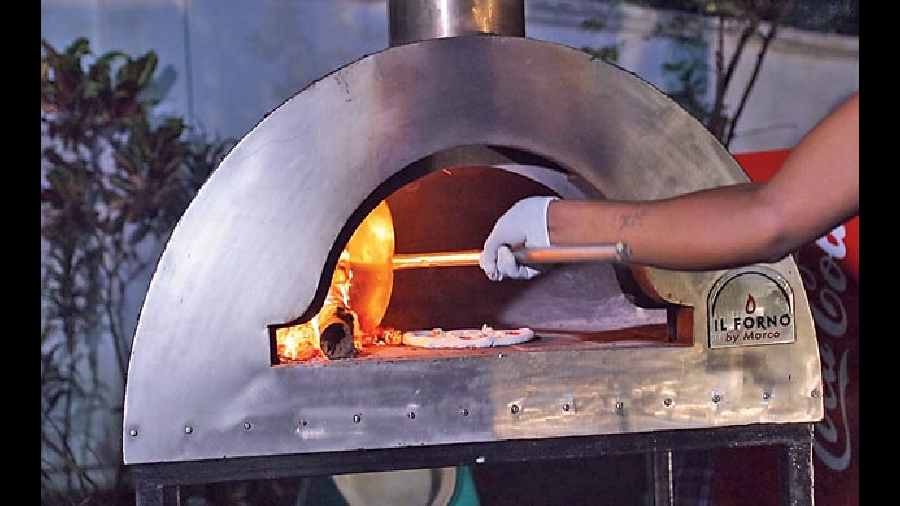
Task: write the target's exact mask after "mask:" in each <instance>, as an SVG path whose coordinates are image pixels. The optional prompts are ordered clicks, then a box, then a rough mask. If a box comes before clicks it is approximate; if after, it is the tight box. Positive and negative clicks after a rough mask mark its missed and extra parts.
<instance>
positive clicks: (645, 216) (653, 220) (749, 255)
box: [547, 93, 859, 270]
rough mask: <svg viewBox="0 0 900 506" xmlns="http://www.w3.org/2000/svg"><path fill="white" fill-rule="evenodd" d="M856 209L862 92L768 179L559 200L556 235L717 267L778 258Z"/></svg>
mask: <svg viewBox="0 0 900 506" xmlns="http://www.w3.org/2000/svg"><path fill="white" fill-rule="evenodd" d="M858 210H859V94H858V93H857V94H855V95H854V96H853V97H851V98H850V99H849V100H848V101H847V102H845V103H844V104H842V105H841V106H840V107H839V108H838V109H837V110H835V111H834V112H833V113H832V114H830V115H829V116H828V117H826V118H825V119H824V120H822V122H820V123H819V124H818V125H817V126H816V127H815V128H814V129H813V130H812V131H811V132H810V133H809V134H807V135H806V137H804V139H803V140H802V141H801V142H800V144H799V145H797V147H796V148H795V149H794V150H793V151H792V152H791V155H790V156H789V157H788V159H787V160H786V161H785V163H784V166H783V167H782V168H781V170H780V171H779V172H778V174H776V175H775V177H773V178H772V179H771V180H770V181H768V182H767V183H763V184H742V185H735V186H727V187H722V188H716V189H713V190H706V191H701V192H697V193H691V194H688V195H683V196H680V197H676V198H673V199H667V200H659V201H650V202H613V201H566V200H560V201H554V202H552V203H551V204H550V207H549V210H548V216H547V219H548V220H547V221H548V225H547V227H548V231H549V233H550V242H551V243H552V244H557V245H572V244H590V243H611V242H618V241H622V242H625V243H626V244H628V246H629V247H630V248H631V251H632V257H631V258H632V261H633V262H634V263H638V264H645V265H653V266H657V267H663V268H671V269H686V270H691V269H717V268H725V267H732V266H736V265H746V264H751V263H757V262H774V261H777V260H779V259H781V258H783V257H784V256H786V255H787V254H789V253H790V252H792V251H795V250H796V249H797V248H799V247H800V246H802V245H803V244H805V243H807V242H809V241H811V240H813V239H815V238H817V237H820V236H822V235H824V234H825V233H827V232H828V231H829V230H830V229H831V228H833V227H835V226H836V225H838V224H840V223H841V222H842V221H844V220H846V219H847V218H849V217H851V216H853V215H854V214H856V213H857V212H858Z"/></svg>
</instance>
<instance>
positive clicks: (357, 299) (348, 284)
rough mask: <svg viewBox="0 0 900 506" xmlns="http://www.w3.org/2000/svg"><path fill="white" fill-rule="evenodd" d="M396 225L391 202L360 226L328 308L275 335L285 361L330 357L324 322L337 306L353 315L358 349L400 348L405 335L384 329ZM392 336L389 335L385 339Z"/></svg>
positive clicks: (333, 282) (344, 256)
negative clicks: (323, 342)
mask: <svg viewBox="0 0 900 506" xmlns="http://www.w3.org/2000/svg"><path fill="white" fill-rule="evenodd" d="M393 255H394V224H393V218H392V217H391V213H390V209H389V208H388V206H387V203H386V202H381V203H380V204H379V205H378V206H377V207H375V209H373V210H372V212H371V213H369V215H368V216H366V218H365V219H364V220H363V221H362V223H360V225H359V227H358V228H357V229H356V231H355V232H354V233H353V236H351V237H350V240H349V241H348V242H347V247H346V248H345V249H344V251H343V252H341V257H340V261H339V263H338V266H337V268H335V270H334V274H333V275H332V277H331V286H330V288H329V290H328V295H327V296H326V297H325V302H324V304H323V305H322V309H321V310H319V312H318V313H317V314H316V315H315V316H314V317H312V319H310V321H308V322H306V323H301V324H299V325H294V326H292V327H284V328H280V329H276V331H275V346H276V348H275V349H276V354H277V356H278V361H279V362H293V361H307V360H312V359H321V358H324V354H323V353H322V351H321V349H320V348H319V345H320V341H319V338H320V335H321V331H320V328H319V326H320V323H321V322H320V318H321V317H322V315H323V314H325V313H326V312H331V310H333V309H334V308H335V307H336V306H342V307H343V308H345V309H347V310H348V311H349V312H350V313H352V314H353V317H354V321H355V322H356V325H354V328H353V331H354V332H353V346H354V347H355V348H356V349H357V350H360V349H362V347H363V345H367V344H373V343H375V342H390V343H391V344H399V341H400V339H399V333H396V331H394V333H391V331H389V330H384V329H380V328H379V327H378V325H379V324H380V323H381V319H382V318H383V317H384V313H385V311H386V310H387V305H388V302H389V301H390V297H391V290H392V288H393V284H394V277H393V267H392V265H391V259H392V257H393ZM385 336H387V337H385Z"/></svg>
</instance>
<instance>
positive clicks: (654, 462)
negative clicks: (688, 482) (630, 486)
mask: <svg viewBox="0 0 900 506" xmlns="http://www.w3.org/2000/svg"><path fill="white" fill-rule="evenodd" d="M648 461H649V466H650V472H649V473H648V474H649V475H650V477H651V479H652V480H653V481H652V483H651V484H650V490H652V491H653V506H673V505H674V504H675V487H674V482H673V481H672V480H673V478H672V451H671V450H666V451H656V452H653V453H651V454H648Z"/></svg>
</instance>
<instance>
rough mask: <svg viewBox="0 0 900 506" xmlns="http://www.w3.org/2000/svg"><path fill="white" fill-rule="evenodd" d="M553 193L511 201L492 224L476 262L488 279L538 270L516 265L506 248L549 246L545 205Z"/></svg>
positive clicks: (527, 274) (527, 276)
mask: <svg viewBox="0 0 900 506" xmlns="http://www.w3.org/2000/svg"><path fill="white" fill-rule="evenodd" d="M554 200H557V199H556V197H528V198H527V199H522V200H520V201H518V202H516V203H515V205H513V206H512V207H511V208H509V210H508V211H506V213H505V214H504V215H503V216H501V217H500V219H498V220H497V223H495V224H494V230H492V231H491V234H490V235H489V236H488V238H487V240H486V241H485V242H484V250H483V251H482V252H481V258H480V259H479V262H478V263H479V265H481V270H483V271H484V273H485V274H487V277H488V279H490V280H491V281H501V280H502V279H503V278H511V279H531V278H533V277H535V276H537V275H538V274H540V271H538V270H537V269H533V268H531V267H528V266H525V265H518V264H517V263H516V259H515V257H513V254H512V251H511V250H510V248H512V247H517V246H524V247H526V248H546V247H549V246H550V233H549V231H548V230H547V208H548V207H549V206H550V202H552V201H554Z"/></svg>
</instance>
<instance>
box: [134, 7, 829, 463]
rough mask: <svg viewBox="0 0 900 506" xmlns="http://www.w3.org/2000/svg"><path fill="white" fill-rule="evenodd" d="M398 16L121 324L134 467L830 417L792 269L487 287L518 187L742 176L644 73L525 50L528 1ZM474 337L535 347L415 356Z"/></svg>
mask: <svg viewBox="0 0 900 506" xmlns="http://www.w3.org/2000/svg"><path fill="white" fill-rule="evenodd" d="M388 4H389V14H390V16H389V18H390V32H391V47H390V48H388V49H386V50H384V51H381V52H378V53H375V54H372V55H369V56H366V57H364V58H362V59H360V60H358V61H356V62H354V63H351V64H349V65H347V66H345V67H343V68H341V69H339V70H337V71H335V72H333V73H331V74H329V75H327V76H324V77H323V78H321V79H320V80H319V81H316V82H314V83H313V84H311V85H309V86H308V87H307V88H305V89H304V90H302V91H300V92H299V93H297V94H296V95H294V96H293V97H291V98H290V99H288V100H287V101H286V102H285V103H284V104H282V105H281V106H280V107H278V108H277V109H275V110H274V111H272V112H271V113H270V114H268V115H267V116H266V117H265V118H264V119H263V120H262V121H260V123H259V124H258V125H257V126H256V127H255V128H253V130H252V131H250V132H249V133H248V134H247V135H246V136H245V137H244V138H243V139H242V140H241V141H240V143H238V144H237V146H236V147H235V148H234V149H233V150H232V151H231V153H229V155H228V156H227V157H226V158H225V160H224V161H223V162H222V164H221V165H220V166H219V168H218V169H217V170H216V171H215V172H214V173H213V174H212V176H211V177H210V178H209V180H208V181H207V182H206V184H205V185H204V186H203V188H202V189H201V190H200V192H199V193H198V195H197V196H196V198H195V199H194V201H193V202H192V203H191V205H190V206H189V208H188V209H187V211H186V212H185V214H184V216H183V217H182V218H181V220H180V221H179V223H178V225H177V226H176V228H175V230H174V232H173V233H172V236H171V238H170V239H169V242H168V244H167V246H166V248H165V251H164V253H163V254H162V257H161V258H160V260H159V264H158V267H157V270H156V273H155V275H154V277H153V279H152V282H151V284H150V288H149V291H148V293H147V296H146V300H145V302H144V306H143V309H142V311H141V316H140V321H139V324H138V327H137V330H136V335H135V339H134V346H133V351H132V357H131V362H130V366H129V375H128V385H127V393H126V399H125V418H124V426H123V431H124V434H123V437H124V458H125V462H126V463H127V464H129V465H136V464H139V465H144V467H146V465H149V464H161V463H167V464H176V463H194V462H196V461H199V462H200V463H203V462H223V461H229V462H232V461H233V462H248V460H247V459H277V458H287V457H297V456H322V455H341V456H342V457H341V458H342V459H343V460H341V461H342V462H350V461H351V460H347V459H350V458H351V456H352V455H368V456H370V457H366V458H368V459H369V460H365V459H364V462H365V464H360V465H348V466H347V467H346V470H344V469H341V468H340V466H338V468H335V469H332V471H334V472H350V471H353V470H360V469H389V468H402V467H404V466H407V467H409V466H411V465H413V464H412V463H410V464H401V463H399V462H401V461H402V459H400V460H396V459H390V460H383V459H382V460H378V459H375V460H372V458H373V457H371V456H372V455H378V451H417V452H420V453H418V454H417V455H422V454H421V452H422V451H426V450H428V449H433V450H434V452H435V453H436V454H438V453H440V454H445V455H451V454H452V451H450V450H449V449H451V448H454V447H460V446H459V445H476V446H477V445H479V444H494V443H498V444H499V443H502V444H513V445H514V444H516V442H517V441H519V442H522V443H523V444H524V443H526V442H527V443H528V444H535V442H541V441H545V442H551V441H565V440H568V439H573V438H574V439H578V438H579V437H610V438H616V437H625V436H628V435H653V434H656V435H658V436H659V437H660V438H662V437H663V435H664V434H674V435H676V436H677V435H678V434H680V433H685V434H688V433H695V432H696V430H698V429H699V430H714V429H719V428H727V427H732V428H734V427H753V426H756V427H763V426H766V427H769V426H778V425H780V424H793V423H797V424H807V423H810V422H814V421H817V420H819V419H820V418H821V417H822V412H823V411H822V410H823V407H822V400H821V398H820V396H819V394H818V392H820V391H821V374H820V364H819V356H818V349H817V344H816V337H815V334H814V330H813V320H812V318H811V315H810V310H809V306H808V303H807V300H806V295H805V293H804V291H803V288H802V283H801V280H800V275H799V272H798V270H797V266H796V265H795V263H794V260H793V259H792V258H786V259H784V260H782V261H780V262H778V263H775V264H767V265H755V266H750V267H745V268H741V269H734V270H730V271H712V272H681V271H671V270H660V269H654V268H645V267H641V266H636V265H628V264H627V263H622V262H618V261H616V256H615V255H607V256H606V257H600V259H601V260H603V259H605V260H606V261H597V262H586V263H585V262H580V263H570V262H565V263H560V264H558V265H545V266H544V268H545V270H546V272H545V273H544V274H543V275H542V276H540V277H538V278H536V279H534V280H532V281H527V282H525V281H504V282H500V283H495V282H490V281H488V280H487V279H486V278H485V276H484V274H483V273H482V272H481V270H480V269H479V268H478V267H477V254H478V250H479V248H480V247H481V245H482V242H483V241H484V239H485V237H486V236H487V234H488V233H489V232H490V229H491V227H492V226H493V223H494V221H495V220H496V219H497V218H498V217H499V216H500V215H501V214H502V213H503V212H504V211H505V210H506V209H507V208H508V207H509V206H510V205H512V204H513V203H514V202H516V201H517V200H519V199H521V198H524V197H527V196H531V195H556V196H559V197H561V198H567V199H586V198H590V199H628V200H649V199H660V198H666V197H671V196H675V195H679V194H683V193H687V192H692V191H697V190H702V189H705V188H712V187H716V186H721V185H729V184H735V183H741V182H746V181H747V177H746V176H745V174H744V173H743V172H742V170H741V169H740V167H739V166H738V165H737V163H736V162H735V161H734V159H733V158H732V157H731V156H730V155H729V154H728V152H727V151H726V150H725V148H724V147H723V146H722V145H721V144H720V143H719V142H717V141H716V139H715V138H714V137H713V136H712V135H711V134H709V133H708V132H707V131H706V130H705V129H704V127H703V126H702V125H701V124H700V123H698V122H697V121H696V120H695V119H693V118H692V117H691V116H690V115H689V114H688V113H687V112H685V111H684V110H682V109H681V108H680V107H679V106H678V105H676V104H675V103H674V102H673V101H672V100H671V99H669V98H668V97H666V96H665V95H664V94H662V93H661V92H659V91H658V90H657V89H655V88H654V87H652V86H651V85H649V84H647V83H646V82H644V81H642V80H641V79H639V78H638V77H636V76H634V75H633V74H630V73H629V72H626V71H624V70H622V69H620V68H618V67H616V66H615V65H611V64H609V63H606V62H603V61H601V60H597V59H593V58H591V57H590V56H589V55H587V54H585V53H583V52H581V51H577V50H574V49H571V48H568V47H564V46H561V45H557V44H552V43H547V42H541V41H537V40H531V39H528V38H525V37H524V5H523V2H522V1H521V0H519V1H497V0H491V1H488V0H483V1H478V0H468V1H464V0H459V1H449V2H448V1H443V2H437V1H433V2H432V1H429V2H420V1H404V0H396V1H394V0H392V1H390V2H389V3H388ZM748 233H750V234H752V233H753V231H751V230H735V234H748ZM722 240H723V241H727V240H728V238H727V237H723V238H722ZM609 246H610V245H585V248H588V249H590V248H592V247H609ZM485 326H486V327H490V328H492V329H519V328H528V329H530V330H531V331H532V332H533V333H534V336H535V338H534V339H532V340H529V341H527V342H523V343H519V344H512V345H508V346H496V345H495V346H488V347H471V348H452V349H438V348H427V347H420V346H413V345H409V344H404V338H403V336H404V333H406V332H410V331H420V332H424V333H429V332H431V333H434V334H439V333H441V332H443V331H447V330H451V329H476V330H477V329H484V328H485ZM485 330H490V329H485ZM495 344H496V343H495ZM660 440H661V439H660ZM467 448H468V446H467ZM473 448H474V447H473ZM413 449H415V450H413ZM473 451H476V450H473ZM448 452H449V453H448ZM476 453H477V451H476ZM513 453H515V452H513ZM467 455H468V454H467ZM472 455H474V454H472ZM517 455H520V456H523V455H524V456H523V458H527V452H526V454H522V453H521V452H519V453H517ZM470 456H471V455H468V456H466V457H465V458H464V459H463V460H468V459H469V457H470ZM264 461H265V460H264ZM254 462H257V461H254ZM336 462H337V461H336ZM391 463H393V464H391ZM422 463H425V462H424V461H423V462H422ZM138 467H140V466H138ZM266 476H268V475H266Z"/></svg>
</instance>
